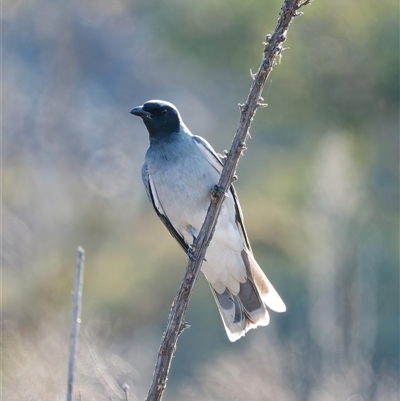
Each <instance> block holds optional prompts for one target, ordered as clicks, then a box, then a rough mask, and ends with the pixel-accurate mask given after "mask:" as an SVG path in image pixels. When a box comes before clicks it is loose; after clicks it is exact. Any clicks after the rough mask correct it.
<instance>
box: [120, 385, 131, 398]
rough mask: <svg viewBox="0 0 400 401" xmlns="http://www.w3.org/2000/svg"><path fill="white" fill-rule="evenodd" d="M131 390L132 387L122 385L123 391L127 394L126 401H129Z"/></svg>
mask: <svg viewBox="0 0 400 401" xmlns="http://www.w3.org/2000/svg"><path fill="white" fill-rule="evenodd" d="M129 388H130V387H129V386H128V385H127V384H126V383H124V384H123V385H122V390H124V392H125V401H129Z"/></svg>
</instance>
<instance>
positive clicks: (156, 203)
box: [142, 164, 189, 253]
mask: <svg viewBox="0 0 400 401" xmlns="http://www.w3.org/2000/svg"><path fill="white" fill-rule="evenodd" d="M142 179H143V183H144V186H145V188H146V193H147V196H148V198H149V200H150V202H151V204H152V205H153V207H154V210H155V211H156V213H157V216H158V217H159V218H160V220H161V221H162V222H163V223H164V225H165V227H167V230H168V231H169V233H170V234H171V235H172V237H173V238H175V239H176V240H177V241H178V243H179V245H180V246H181V247H182V249H183V250H184V251H185V253H187V252H188V250H189V245H188V244H187V243H186V242H185V240H184V238H183V236H182V235H181V234H180V233H179V232H178V231H177V230H176V229H175V227H174V226H173V225H172V223H171V221H170V220H169V218H168V216H167V215H166V213H165V212H164V209H163V207H162V205H161V202H160V200H159V198H158V195H157V190H156V188H155V186H154V183H153V180H152V178H151V175H150V174H149V173H148V171H147V166H146V164H144V165H143V167H142Z"/></svg>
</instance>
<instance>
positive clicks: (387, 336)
mask: <svg viewBox="0 0 400 401" xmlns="http://www.w3.org/2000/svg"><path fill="white" fill-rule="evenodd" d="M395 3H396V2H392V1H389V0H381V1H380V2H378V3H377V2H375V1H372V0H365V1H363V2H362V3H360V2H359V1H355V0H345V1H344V0H336V1H334V2H322V1H314V3H313V4H312V5H311V6H310V7H307V8H305V9H304V12H305V15H304V16H302V17H300V18H296V19H295V21H294V23H293V24H292V26H291V28H290V31H289V34H288V40H287V41H286V42H285V44H284V47H285V50H284V52H283V55H282V59H281V60H280V63H279V64H278V65H277V66H276V67H275V69H274V71H273V73H272V75H271V77H270V79H269V80H268V82H267V84H266V87H265V91H264V99H265V102H266V103H268V104H269V106H268V108H266V109H261V110H259V111H258V113H257V115H256V118H255V120H254V122H253V125H252V128H251V139H249V140H248V142H247V146H248V150H247V151H246V152H245V155H244V157H243V158H242V159H241V160H240V165H239V168H238V176H239V180H238V181H237V183H236V184H235V185H236V188H237V191H238V194H239V197H240V200H241V204H242V208H243V211H244V217H245V223H246V226H247V231H248V234H249V237H250V240H251V242H252V246H253V248H254V253H255V255H256V258H257V260H258V262H259V264H260V265H261V266H262V267H263V269H264V270H265V271H266V273H267V275H268V277H269V278H270V280H271V281H272V282H273V283H274V285H275V287H276V288H277V290H278V291H279V293H280V294H281V296H282V298H283V299H284V301H285V302H286V304H287V307H288V311H287V312H286V313H284V314H276V313H271V323H270V325H269V326H268V327H266V328H259V329H258V330H253V331H251V332H250V333H248V335H246V337H245V338H244V339H241V340H240V341H239V342H237V343H234V344H231V343H230V342H229V341H228V339H227V337H226V335H225V332H224V328H223V325H222V322H221V319H220V317H219V315H218V311H217V308H216V306H215V305H214V300H213V298H212V296H211V293H210V290H209V288H208V285H207V283H206V281H205V280H204V278H203V277H202V276H201V277H200V278H199V280H198V283H197V284H196V288H195V291H194V295H193V298H192V301H191V303H190V306H189V311H188V314H187V318H186V320H187V321H188V322H189V324H190V325H191V329H190V330H186V331H185V332H184V333H183V334H182V336H181V337H180V339H179V343H178V348H177V352H176V355H175V357H174V359H173V363H172V368H171V374H170V379H169V381H168V388H167V392H166V394H165V399H166V400H177V399H191V400H234V399H235V400H293V401H294V400H315V401H316V400H318V401H330V400H343V401H347V400H351V401H362V400H385V401H388V400H394V399H396V398H397V395H398V372H399V371H398V370H399V342H398V341H399V291H398V290H399V288H398V287H399V273H398V245H399V225H398V212H399V210H398V209H399V204H398V197H399V196H398V195H399V185H398V184H399V177H398V155H399V146H398V133H399V132H398V130H399V116H398V110H399V31H398V21H399V18H398V17H399V15H398V4H395ZM280 5H281V0H270V1H268V2H265V1H260V0H254V1H246V2H242V1H236V0H219V1H216V0H203V1H201V2H187V1H183V0H172V1H168V2H159V1H154V0H149V1H142V0H135V1H133V0H114V1H107V0H71V1H68V2H65V1H61V0H31V1H29V0H3V21H2V24H3V25H2V30H3V39H2V41H3V42H2V43H3V80H2V85H3V88H2V93H3V100H4V101H3V105H2V121H3V143H2V145H3V148H2V152H3V170H2V187H3V194H2V213H3V226H2V229H3V255H2V257H3V259H2V260H3V269H2V300H3V304H2V309H3V386H4V387H3V394H4V396H5V399H7V400H22V399H26V400H28V399H29V400H31V399H35V400H55V399H63V398H64V396H65V390H66V369H67V353H68V339H69V325H70V316H71V300H72V297H71V289H72V287H73V280H74V266H75V257H76V247H77V246H78V245H81V246H83V247H84V248H85V249H86V255H87V256H86V266H85V283H84V293H83V315H82V337H81V341H80V344H79V347H80V352H79V356H78V360H77V369H78V370H77V383H76V389H77V391H80V392H81V396H82V399H83V400H85V401H86V400H110V399H119V398H118V397H119V396H120V397H122V395H121V391H120V390H118V388H119V387H120V386H121V385H122V384H123V383H128V384H129V385H130V387H131V388H130V397H131V400H136V399H138V400H140V399H143V398H144V396H145V394H146V391H147V388H148V386H149V385H150V382H151V376H152V371H153V366H154V363H155V358H156V353H157V349H158V344H159V340H160V337H161V335H162V332H163V329H164V326H165V322H166V319H167V316H168V312H169V309H170V305H171V302H172V300H173V298H174V296H175V293H176V290H177V288H178V286H179V284H180V281H181V277H182V275H183V271H184V268H185V266H186V257H185V255H184V254H183V253H182V252H181V251H180V248H179V247H178V245H177V244H176V243H175V242H174V241H173V240H172V239H171V238H170V237H169V235H168V233H167V231H166V229H165V228H164V227H163V226H162V224H161V223H160V222H159V221H158V219H157V217H156V216H155V214H154V212H153V210H152V207H151V206H150V204H149V203H148V201H147V198H146V196H145V191H144V188H143V187H142V183H141V176H140V167H141V164H142V160H143V157H144V153H145V151H146V149H147V146H148V138H147V132H146V130H145V127H144V126H143V124H142V122H141V121H140V120H139V119H137V118H134V117H132V116H131V115H130V114H129V110H130V109H131V108H132V107H134V106H137V105H140V104H142V103H143V102H145V101H146V100H149V99H154V98H158V99H164V100H168V101H170V102H173V103H174V104H175V105H176V106H177V107H178V108H179V110H180V112H181V115H182V117H183V119H184V121H185V123H186V124H187V126H188V127H189V129H191V131H192V132H193V133H194V134H197V135H201V136H203V137H205V138H206V139H207V140H208V141H209V142H210V143H211V144H212V145H213V146H214V148H215V149H216V150H217V151H219V152H222V151H223V150H224V149H228V148H229V146H230V143H231V140H232V138H233V135H234V133H235V130H236V126H237V123H238V119H239V111H238V107H237V104H238V103H240V102H244V101H245V99H246V97H247V94H248V90H249V87H250V84H251V78H250V73H249V71H250V69H251V70H253V71H256V70H257V68H258V66H259V63H260V60H261V53H262V49H263V46H262V41H263V40H264V37H265V35H266V34H268V33H270V32H271V31H272V30H273V29H274V27H275V23H276V20H277V14H278V11H279V8H280ZM112 380H114V381H115V384H112Z"/></svg>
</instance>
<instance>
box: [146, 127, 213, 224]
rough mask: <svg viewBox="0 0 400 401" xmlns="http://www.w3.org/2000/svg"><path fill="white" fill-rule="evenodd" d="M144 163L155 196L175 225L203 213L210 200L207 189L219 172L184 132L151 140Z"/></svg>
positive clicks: (188, 221) (208, 189) (190, 222)
mask: <svg viewBox="0 0 400 401" xmlns="http://www.w3.org/2000/svg"><path fill="white" fill-rule="evenodd" d="M145 163H146V164H147V169H148V174H149V175H150V176H151V179H152V181H153V183H154V187H155V189H156V191H157V196H158V199H159V201H160V203H161V205H162V207H163V209H164V210H165V212H166V214H167V215H168V218H169V219H174V220H176V221H177V222H178V221H179V225H181V224H182V225H185V224H192V223H193V221H192V220H193V217H194V218H195V219H196V220H197V216H195V215H198V214H200V215H201V216H203V215H204V214H205V211H206V210H207V207H208V205H209V202H210V190H211V188H212V187H213V186H214V185H215V184H217V183H218V180H219V175H218V173H217V172H216V170H215V169H214V168H213V167H212V166H211V165H210V163H209V162H208V161H207V159H206V158H205V157H204V155H203V154H202V153H201V152H200V150H199V148H198V146H197V145H196V144H195V142H194V140H193V137H192V136H190V135H187V134H181V135H176V136H175V137H174V138H172V140H169V141H165V140H164V141H159V142H156V143H153V144H151V146H150V148H149V149H148V151H147V153H146V159H145Z"/></svg>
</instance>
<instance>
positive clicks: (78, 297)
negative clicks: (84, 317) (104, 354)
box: [67, 246, 85, 401]
mask: <svg viewBox="0 0 400 401" xmlns="http://www.w3.org/2000/svg"><path fill="white" fill-rule="evenodd" d="M84 260H85V250H84V249H83V248H82V247H80V246H79V247H78V255H77V258H76V272H75V286H74V301H73V307H72V323H71V337H70V342H69V363H68V389H67V401H72V398H73V395H74V381H75V355H76V349H77V346H78V338H79V327H80V323H81V309H82V286H83V266H84V263H83V262H84Z"/></svg>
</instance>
